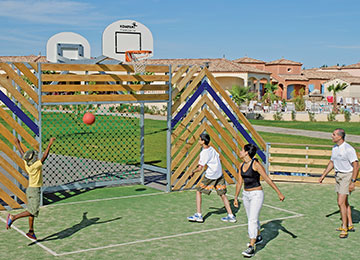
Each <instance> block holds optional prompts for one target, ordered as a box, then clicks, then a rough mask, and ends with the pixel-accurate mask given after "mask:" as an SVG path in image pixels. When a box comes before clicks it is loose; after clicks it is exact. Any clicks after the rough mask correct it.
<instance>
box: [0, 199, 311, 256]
mask: <svg viewBox="0 0 360 260" xmlns="http://www.w3.org/2000/svg"><path fill="white" fill-rule="evenodd" d="M163 194H170V193H166V192H156V193H149V194H139V195H130V196H122V197H112V198H105V199H95V200H86V201H77V202H69V203H59V204H55V205H48V206H45V207H54V206H60V205H74V204H80V203H90V202H98V201H106V200H115V199H127V198H136V197H145V196H153V195H163ZM228 196H229V197H234V196H233V195H228ZM263 206H266V207H269V208H273V209H276V210H279V211H284V212H287V213H290V214H294V215H292V216H287V217H281V218H274V219H268V220H264V221H260V223H262V224H263V223H267V222H270V221H274V220H284V219H291V218H298V217H303V216H304V215H303V214H301V213H297V212H294V211H290V210H286V209H282V208H278V207H274V206H271V205H267V204H263ZM0 220H1V221H3V222H4V223H6V220H5V219H3V218H2V217H0ZM246 225H247V223H244V224H238V225H232V226H228V227H221V228H213V229H206V230H200V231H194V232H188V233H181V234H175V235H169V236H162V237H155V238H149V239H143V240H136V241H131V242H126V243H120V244H113V245H107V246H102V247H94V248H88V249H82V250H76V251H70V252H64V253H56V252H55V251H53V250H51V249H50V248H48V247H46V246H44V245H43V244H41V243H40V242H36V241H33V240H32V239H30V238H28V237H27V236H26V234H25V232H23V231H22V230H20V229H18V228H17V227H16V226H14V225H12V226H11V228H14V229H15V230H16V231H17V232H19V233H20V234H22V235H23V236H25V237H26V238H27V239H29V240H30V241H32V242H35V244H37V245H38V246H40V247H41V248H43V249H44V250H45V251H47V252H48V253H50V254H52V255H54V256H63V255H71V254H78V253H84V252H89V251H96V250H102V249H107V248H113V247H121V246H126V245H133V244H139V243H146V242H152V241H157V240H163V239H170V238H176V237H183V236H190V235H196V234H201V233H206V232H212V231H218V230H225V229H232V228H236V227H242V226H246Z"/></svg>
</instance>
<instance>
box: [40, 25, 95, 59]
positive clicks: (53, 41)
mask: <svg viewBox="0 0 360 260" xmlns="http://www.w3.org/2000/svg"><path fill="white" fill-rule="evenodd" d="M62 57H63V58H67V59H72V60H80V59H90V58H91V54H90V44H89V42H88V41H87V40H86V39H85V38H84V37H83V36H81V35H80V34H77V33H73V32H61V33H58V34H55V35H53V36H52V37H50V39H49V40H48V42H47V44H46V59H47V60H48V61H50V62H55V63H56V62H58V61H59V59H61V58H62Z"/></svg>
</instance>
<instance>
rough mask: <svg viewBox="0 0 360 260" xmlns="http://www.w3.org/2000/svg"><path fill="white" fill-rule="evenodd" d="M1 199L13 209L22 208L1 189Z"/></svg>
mask: <svg viewBox="0 0 360 260" xmlns="http://www.w3.org/2000/svg"><path fill="white" fill-rule="evenodd" d="M0 199H2V200H3V201H4V202H5V203H6V204H8V205H9V206H10V207H11V208H13V209H18V208H21V206H20V205H19V203H17V202H16V201H15V200H13V199H12V198H11V197H10V196H9V195H8V194H7V193H6V192H5V191H4V190H2V189H1V188H0Z"/></svg>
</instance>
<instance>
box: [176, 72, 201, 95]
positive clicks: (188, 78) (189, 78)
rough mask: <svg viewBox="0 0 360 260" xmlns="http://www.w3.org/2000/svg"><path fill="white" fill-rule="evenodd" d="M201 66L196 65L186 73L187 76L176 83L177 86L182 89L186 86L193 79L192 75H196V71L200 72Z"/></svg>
mask: <svg viewBox="0 0 360 260" xmlns="http://www.w3.org/2000/svg"><path fill="white" fill-rule="evenodd" d="M199 68H200V67H199V66H194V67H192V68H191V69H190V70H189V71H188V72H187V73H186V75H185V77H184V78H183V79H182V80H181V81H180V82H179V83H177V84H176V88H177V89H178V90H179V91H181V90H183V88H184V87H185V86H186V84H187V83H188V82H189V81H190V80H191V79H192V77H193V76H194V74H195V73H197V72H198V70H199Z"/></svg>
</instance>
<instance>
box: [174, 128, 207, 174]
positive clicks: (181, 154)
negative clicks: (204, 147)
mask: <svg viewBox="0 0 360 260" xmlns="http://www.w3.org/2000/svg"><path fill="white" fill-rule="evenodd" d="M204 130H205V128H204V126H200V127H199V128H198V129H197V130H196V131H195V133H194V136H199V135H200V134H201V133H202V132H204ZM196 140H197V139H196ZM193 144H194V142H193V143H190V144H188V145H185V146H184V147H183V148H182V150H181V151H180V152H179V153H178V155H177V156H176V158H175V159H174V160H173V161H172V162H171V169H172V170H175V168H176V166H177V165H178V164H179V163H180V162H181V160H183V161H182V162H184V161H187V160H191V158H190V156H186V158H184V156H185V155H186V154H187V153H189V152H191V151H190V148H192V150H194V149H197V147H200V146H198V145H196V144H195V145H193Z"/></svg>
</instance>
